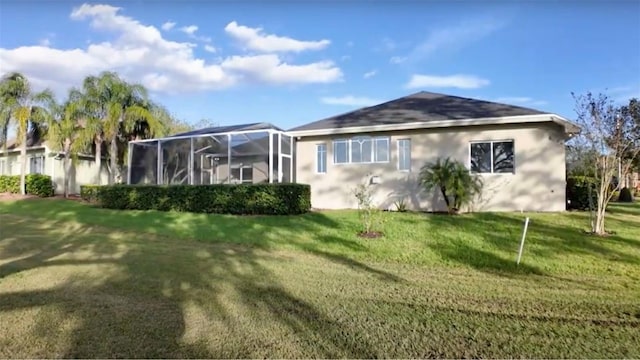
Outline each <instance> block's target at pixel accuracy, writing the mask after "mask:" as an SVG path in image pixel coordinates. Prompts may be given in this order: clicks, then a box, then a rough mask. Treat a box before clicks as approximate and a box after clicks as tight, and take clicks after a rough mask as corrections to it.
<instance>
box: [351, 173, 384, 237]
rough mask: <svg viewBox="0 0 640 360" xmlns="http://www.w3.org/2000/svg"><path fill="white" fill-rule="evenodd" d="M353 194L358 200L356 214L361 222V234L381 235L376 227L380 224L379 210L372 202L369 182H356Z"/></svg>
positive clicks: (371, 190)
mask: <svg viewBox="0 0 640 360" xmlns="http://www.w3.org/2000/svg"><path fill="white" fill-rule="evenodd" d="M353 195H354V196H355V197H356V200H357V201H358V214H359V215H360V222H361V223H362V231H361V232H360V235H361V236H365V237H377V236H380V235H382V233H381V232H378V231H377V229H378V227H379V226H380V219H381V217H380V216H379V215H380V210H379V209H378V208H376V206H375V205H374V204H373V189H372V187H371V184H369V183H362V184H358V185H357V186H356V187H355V188H354V189H353Z"/></svg>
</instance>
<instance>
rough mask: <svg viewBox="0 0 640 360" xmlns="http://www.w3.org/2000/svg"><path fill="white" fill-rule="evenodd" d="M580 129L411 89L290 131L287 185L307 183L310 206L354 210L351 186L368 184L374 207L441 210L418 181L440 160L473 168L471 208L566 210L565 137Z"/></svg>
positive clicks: (527, 112)
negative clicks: (291, 179) (475, 190)
mask: <svg viewBox="0 0 640 360" xmlns="http://www.w3.org/2000/svg"><path fill="white" fill-rule="evenodd" d="M577 132H579V128H578V127H577V126H576V125H574V124H573V123H571V122H569V121H568V120H566V119H564V118H562V117H561V116H558V115H555V114H551V113H547V112H542V111H537V110H533V109H528V108H524V107H519V106H512V105H506V104H500V103H495V102H488V101H482V100H476V99H468V98H462V97H457V96H448V95H443V94H436V93H429V92H420V93H416V94H413V95H409V96H406V97H403V98H399V99H396V100H392V101H389V102H386V103H383V104H380V105H376V106H371V107H367V108H363V109H360V110H356V111H352V112H349V113H346V114H342V115H338V116H334V117H331V118H328V119H324V120H319V121H316V122H312V123H309V124H306V125H302V126H299V127H296V128H293V129H290V130H289V131H288V133H289V134H290V135H293V136H294V138H295V140H296V141H295V143H296V146H295V163H296V165H295V169H296V171H295V174H296V175H295V181H296V182H299V183H306V184H310V185H311V193H312V195H311V202H312V206H313V207H314V208H321V209H340V208H355V207H357V203H356V199H355V197H354V195H353V192H352V190H353V188H354V187H355V186H356V185H357V184H358V183H361V182H368V183H371V184H372V186H373V187H374V189H375V192H374V196H375V198H374V200H375V202H376V204H378V205H379V206H380V207H381V208H388V209H394V207H395V206H394V202H395V201H398V200H401V199H402V200H404V201H405V202H406V204H407V205H408V208H410V209H414V210H425V211H443V210H446V206H445V204H444V201H443V199H442V196H441V195H440V192H439V191H430V192H426V191H425V190H424V189H422V187H421V186H420V185H419V182H418V175H419V171H420V168H421V167H422V166H423V165H424V164H425V163H427V162H431V161H435V160H436V159H437V158H439V157H452V158H454V159H457V160H459V161H462V162H463V163H464V164H465V165H467V166H468V167H469V168H470V169H471V171H472V172H475V173H479V174H480V176H481V177H482V178H483V181H484V184H485V185H484V190H483V193H482V195H481V197H480V198H479V199H477V200H476V201H475V203H474V204H473V206H472V209H473V210H474V211H522V210H524V211H563V210H565V203H566V199H565V186H566V179H565V146H564V145H565V141H566V140H568V139H569V138H570V137H571V136H572V135H573V134H575V133H577Z"/></svg>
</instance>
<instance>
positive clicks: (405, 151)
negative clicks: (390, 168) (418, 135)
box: [398, 139, 411, 171]
mask: <svg viewBox="0 0 640 360" xmlns="http://www.w3.org/2000/svg"><path fill="white" fill-rule="evenodd" d="M398 170H401V171H411V140H409V139H400V140H398Z"/></svg>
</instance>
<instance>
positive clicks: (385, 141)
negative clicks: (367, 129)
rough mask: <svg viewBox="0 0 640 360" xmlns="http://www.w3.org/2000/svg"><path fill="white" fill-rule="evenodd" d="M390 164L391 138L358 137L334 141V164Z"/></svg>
mask: <svg viewBox="0 0 640 360" xmlns="http://www.w3.org/2000/svg"><path fill="white" fill-rule="evenodd" d="M385 162H389V138H388V137H374V138H372V137H369V136H356V137H353V138H351V139H339V140H334V141H333V163H334V164H349V163H351V164H369V163H385Z"/></svg>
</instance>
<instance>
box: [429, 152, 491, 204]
mask: <svg viewBox="0 0 640 360" xmlns="http://www.w3.org/2000/svg"><path fill="white" fill-rule="evenodd" d="M420 183H421V184H422V186H423V187H424V188H425V189H426V190H427V191H431V190H432V189H433V188H437V189H439V190H440V193H441V194H442V197H443V198H444V202H445V204H446V205H447V210H448V211H449V213H450V214H455V213H457V212H458V211H459V210H460V208H461V207H462V206H463V205H467V204H469V203H470V202H471V201H472V200H473V197H474V196H475V195H477V194H479V193H480V192H481V191H482V185H483V184H482V180H481V179H480V178H479V177H478V176H477V175H475V174H471V173H470V172H469V170H468V169H467V168H466V167H465V166H464V164H462V163H461V162H459V161H457V160H451V159H450V158H445V159H440V158H438V159H437V160H436V161H435V162H432V163H427V164H425V165H424V166H423V167H422V168H421V169H420Z"/></svg>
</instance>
